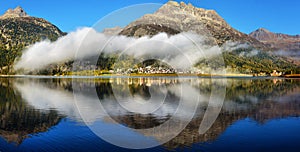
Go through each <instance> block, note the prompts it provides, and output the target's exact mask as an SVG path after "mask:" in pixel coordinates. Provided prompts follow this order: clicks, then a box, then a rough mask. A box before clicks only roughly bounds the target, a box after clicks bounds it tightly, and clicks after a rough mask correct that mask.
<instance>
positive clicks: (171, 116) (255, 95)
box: [0, 77, 300, 151]
mask: <svg viewBox="0 0 300 152" xmlns="http://www.w3.org/2000/svg"><path fill="white" fill-rule="evenodd" d="M0 109H1V110H0V113H1V118H0V127H1V128H0V151H297V150H299V149H300V117H299V116H300V79H284V78H231V79H224V78H195V77H181V78H176V77H169V78H167V77H114V78H109V77H108V78H75V79H71V78H47V77H40V78H38V77H37V78H0Z"/></svg>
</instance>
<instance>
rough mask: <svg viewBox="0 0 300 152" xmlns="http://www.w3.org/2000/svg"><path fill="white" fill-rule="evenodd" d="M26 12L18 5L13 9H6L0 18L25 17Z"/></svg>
mask: <svg viewBox="0 0 300 152" xmlns="http://www.w3.org/2000/svg"><path fill="white" fill-rule="evenodd" d="M27 16H28V15H27V13H26V12H25V11H24V9H23V8H22V7H20V6H17V7H16V8H15V9H8V10H7V11H6V12H5V13H4V14H3V15H2V16H0V18H2V19H3V18H15V17H27Z"/></svg>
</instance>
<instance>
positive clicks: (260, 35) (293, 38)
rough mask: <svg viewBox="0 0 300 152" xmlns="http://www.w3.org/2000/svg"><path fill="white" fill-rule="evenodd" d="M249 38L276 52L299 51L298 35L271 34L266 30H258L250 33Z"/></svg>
mask: <svg viewBox="0 0 300 152" xmlns="http://www.w3.org/2000/svg"><path fill="white" fill-rule="evenodd" d="M249 36H251V37H253V38H255V39H257V40H259V41H261V42H263V43H265V44H266V45H268V46H270V47H272V48H274V49H277V50H285V51H300V35H287V34H282V33H273V32H270V31H268V30H267V29H264V28H259V29H257V30H256V31H254V32H252V33H250V34H249Z"/></svg>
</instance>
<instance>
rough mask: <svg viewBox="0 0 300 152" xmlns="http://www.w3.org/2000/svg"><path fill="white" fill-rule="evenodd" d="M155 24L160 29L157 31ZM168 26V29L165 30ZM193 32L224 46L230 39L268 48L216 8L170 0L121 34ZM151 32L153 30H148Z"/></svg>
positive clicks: (142, 34) (136, 21) (139, 35)
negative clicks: (226, 18)
mask: <svg viewBox="0 0 300 152" xmlns="http://www.w3.org/2000/svg"><path fill="white" fill-rule="evenodd" d="M155 27H158V28H160V30H158V31H156V30H155V29H156V28H155ZM164 29H165V30H164ZM170 29H173V30H174V31H178V32H190V31H193V32H195V33H197V34H200V35H206V36H207V37H210V38H213V39H214V41H215V43H216V44H218V45H222V44H224V43H225V42H227V41H240V42H241V43H250V44H251V45H253V46H254V47H256V48H259V49H264V50H267V49H268V48H267V46H266V45H265V44H264V43H261V42H260V41H258V40H256V39H254V38H252V37H250V36H248V35H247V34H245V33H242V32H239V31H238V30H236V29H234V28H232V27H231V26H230V25H229V24H228V23H227V22H226V21H225V20H224V19H223V18H222V17H221V16H220V15H219V14H218V13H217V12H216V11H215V10H206V9H203V8H197V7H195V6H193V5H192V4H190V3H189V4H185V3H184V2H180V3H177V2H175V1H169V2H167V3H166V4H165V5H163V6H162V7H161V8H159V9H158V10H157V11H156V12H155V13H154V14H146V15H144V16H143V17H141V18H139V19H137V20H135V21H133V22H131V23H130V24H129V25H127V26H126V27H125V28H124V29H123V30H122V31H121V32H120V33H119V34H121V35H126V36H135V37H141V36H145V35H150V36H151V35H155V34H157V33H159V32H166V33H168V34H171V35H173V34H177V33H178V32H173V33H172V32H171V33H170V32H169V31H172V30H170ZM148 31H152V32H148Z"/></svg>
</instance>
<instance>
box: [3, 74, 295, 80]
mask: <svg viewBox="0 0 300 152" xmlns="http://www.w3.org/2000/svg"><path fill="white" fill-rule="evenodd" d="M140 77H152V78H162V77H165V78H300V74H293V75H284V76H278V77H277V76H276V77H274V76H253V75H249V74H225V75H219V74H176V73H173V74H103V75H97V76H89V75H60V76H53V75H0V78H66V79H73V78H74V79H80V78H82V79H84V78H140Z"/></svg>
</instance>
